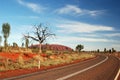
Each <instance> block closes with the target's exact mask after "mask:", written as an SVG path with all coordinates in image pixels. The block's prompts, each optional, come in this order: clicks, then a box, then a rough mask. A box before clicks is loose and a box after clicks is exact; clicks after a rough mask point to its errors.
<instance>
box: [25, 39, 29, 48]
mask: <svg viewBox="0 0 120 80" xmlns="http://www.w3.org/2000/svg"><path fill="white" fill-rule="evenodd" d="M28 44H29V39H28V38H25V48H27V49H28Z"/></svg>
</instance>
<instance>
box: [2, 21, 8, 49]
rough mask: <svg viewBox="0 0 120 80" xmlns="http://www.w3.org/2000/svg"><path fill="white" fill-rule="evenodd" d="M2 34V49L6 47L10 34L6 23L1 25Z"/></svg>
mask: <svg viewBox="0 0 120 80" xmlns="http://www.w3.org/2000/svg"><path fill="white" fill-rule="evenodd" d="M2 33H3V36H4V38H5V40H4V47H5V48H6V47H7V45H8V44H7V38H8V37H9V34H10V24H8V23H4V24H3V25H2Z"/></svg>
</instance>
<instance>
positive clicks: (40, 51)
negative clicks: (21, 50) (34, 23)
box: [39, 43, 42, 53]
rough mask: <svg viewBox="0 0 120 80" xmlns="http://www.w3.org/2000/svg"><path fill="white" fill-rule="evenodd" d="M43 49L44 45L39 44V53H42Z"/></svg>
mask: <svg viewBox="0 0 120 80" xmlns="http://www.w3.org/2000/svg"><path fill="white" fill-rule="evenodd" d="M41 48H42V44H41V43H40V44H39V53H42V49H41Z"/></svg>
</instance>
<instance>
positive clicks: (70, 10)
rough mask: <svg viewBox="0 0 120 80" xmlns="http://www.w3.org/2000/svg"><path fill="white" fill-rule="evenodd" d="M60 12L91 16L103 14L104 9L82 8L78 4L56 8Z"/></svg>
mask: <svg viewBox="0 0 120 80" xmlns="http://www.w3.org/2000/svg"><path fill="white" fill-rule="evenodd" d="M56 12H57V13H59V14H74V15H90V16H97V15H100V14H103V13H104V12H105V11H104V10H87V9H81V8H79V7H78V6H76V5H66V6H64V7H62V8H59V9H57V10H56Z"/></svg>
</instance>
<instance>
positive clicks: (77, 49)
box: [76, 44, 84, 52]
mask: <svg viewBox="0 0 120 80" xmlns="http://www.w3.org/2000/svg"><path fill="white" fill-rule="evenodd" d="M82 49H84V46H83V45H81V44H79V45H77V46H76V51H78V52H80V51H81V50H82Z"/></svg>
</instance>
